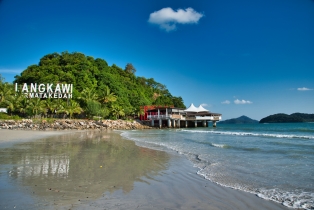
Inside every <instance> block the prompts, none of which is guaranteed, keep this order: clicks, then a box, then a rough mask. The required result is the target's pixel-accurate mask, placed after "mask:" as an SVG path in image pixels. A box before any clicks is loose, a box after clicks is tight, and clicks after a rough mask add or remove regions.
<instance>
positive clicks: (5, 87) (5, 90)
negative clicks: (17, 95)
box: [0, 83, 13, 104]
mask: <svg viewBox="0 0 314 210" xmlns="http://www.w3.org/2000/svg"><path fill="white" fill-rule="evenodd" d="M12 95H13V86H12V85H10V84H8V83H4V84H0V104H2V103H7V102H8V101H9V100H10V99H11V98H12Z"/></svg>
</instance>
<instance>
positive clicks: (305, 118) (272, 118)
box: [259, 113, 314, 123]
mask: <svg viewBox="0 0 314 210" xmlns="http://www.w3.org/2000/svg"><path fill="white" fill-rule="evenodd" d="M294 122H314V114H304V113H293V114H290V115H287V114H283V113H279V114H273V115H269V116H268V117H265V118H263V119H261V120H260V121H259V123H294Z"/></svg>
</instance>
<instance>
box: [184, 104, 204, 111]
mask: <svg viewBox="0 0 314 210" xmlns="http://www.w3.org/2000/svg"><path fill="white" fill-rule="evenodd" d="M184 111H185V112H196V113H197V112H209V111H208V110H207V109H205V108H204V107H202V105H200V106H199V107H197V108H196V107H195V106H194V104H193V103H192V104H191V105H190V106H189V108H187V109H186V110H184Z"/></svg>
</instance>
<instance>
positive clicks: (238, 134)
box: [181, 129, 314, 139]
mask: <svg viewBox="0 0 314 210" xmlns="http://www.w3.org/2000/svg"><path fill="white" fill-rule="evenodd" d="M181 131H182V132H189V133H212V134H220V135H232V136H257V137H272V138H298V139H314V136H299V135H288V134H269V133H248V132H231V131H204V130H184V129H182V130H181Z"/></svg>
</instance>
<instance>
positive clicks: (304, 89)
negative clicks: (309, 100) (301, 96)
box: [298, 87, 313, 91]
mask: <svg viewBox="0 0 314 210" xmlns="http://www.w3.org/2000/svg"><path fill="white" fill-rule="evenodd" d="M298 90H299V91H307V90H313V89H310V88H306V87H303V88H298Z"/></svg>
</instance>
